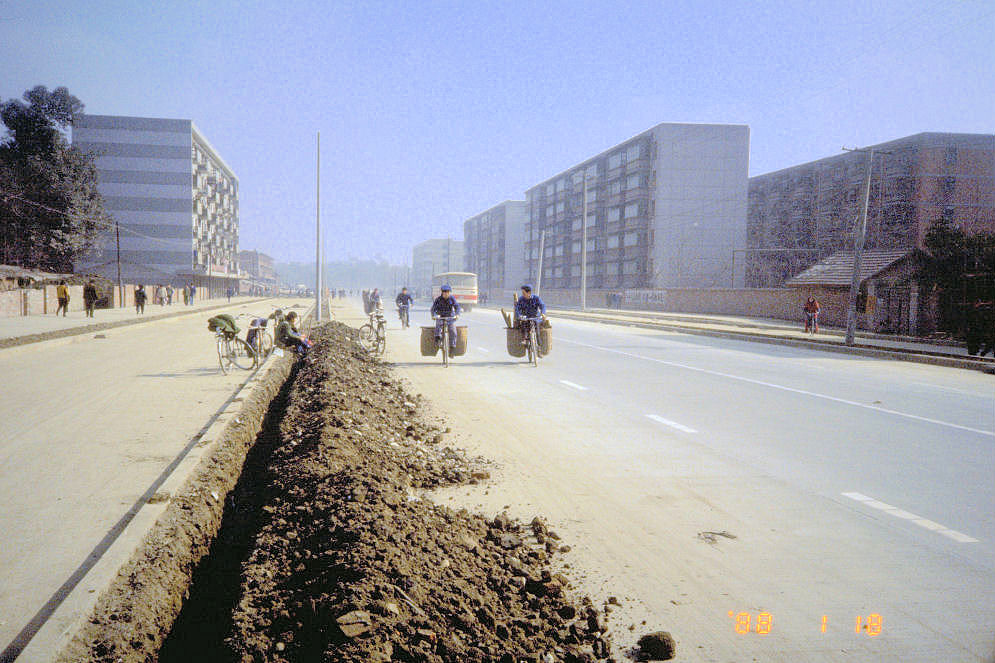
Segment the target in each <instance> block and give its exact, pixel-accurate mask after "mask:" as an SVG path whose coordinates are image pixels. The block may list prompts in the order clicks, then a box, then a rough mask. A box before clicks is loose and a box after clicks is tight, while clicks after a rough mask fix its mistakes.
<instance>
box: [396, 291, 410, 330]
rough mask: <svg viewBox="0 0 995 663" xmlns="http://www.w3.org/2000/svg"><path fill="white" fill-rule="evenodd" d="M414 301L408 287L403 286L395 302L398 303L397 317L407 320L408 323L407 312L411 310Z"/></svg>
mask: <svg viewBox="0 0 995 663" xmlns="http://www.w3.org/2000/svg"><path fill="white" fill-rule="evenodd" d="M412 301H414V300H413V299H412V297H411V295H410V294H408V289H407V288H401V292H400V294H398V295H397V298H396V299H394V303H395V304H397V317H399V318H400V319H401V320H404V321H405V324H407V313H408V311H410V310H411V302H412Z"/></svg>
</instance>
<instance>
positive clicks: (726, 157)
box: [525, 123, 750, 289]
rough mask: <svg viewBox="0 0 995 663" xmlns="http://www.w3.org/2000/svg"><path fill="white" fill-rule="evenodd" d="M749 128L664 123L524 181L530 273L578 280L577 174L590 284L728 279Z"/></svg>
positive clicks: (570, 284) (553, 283) (548, 281)
mask: <svg viewBox="0 0 995 663" xmlns="http://www.w3.org/2000/svg"><path fill="white" fill-rule="evenodd" d="M749 154H750V128H749V127H748V126H746V125H736V124H673V123H664V124H658V125H657V126H655V127H653V128H651V129H649V130H647V131H644V132H643V133H641V134H639V135H637V136H635V137H633V138H630V139H629V140H627V141H625V142H623V143H620V144H618V145H616V146H615V147H613V148H611V149H608V150H605V151H604V152H602V153H600V154H598V155H596V156H593V157H591V158H590V159H587V160H585V161H583V162H581V163H580V164H578V165H576V166H574V167H572V168H569V169H567V170H565V171H563V172H561V173H560V174H559V175H556V176H554V177H551V178H549V179H547V180H545V181H544V182H541V183H539V184H537V185H535V186H534V187H532V188H531V189H529V190H528V191H527V192H526V194H525V196H526V206H527V208H528V209H527V213H528V218H527V220H526V228H525V235H526V239H525V261H526V263H527V265H528V269H529V275H530V278H531V279H533V280H534V279H536V277H537V275H538V266H539V243H540V237H541V236H542V233H543V232H545V244H544V259H543V268H542V269H543V275H542V285H543V287H544V288H570V289H573V288H579V286H580V260H581V237H582V234H583V209H584V197H583V190H584V180H585V179H586V180H587V183H588V212H587V263H588V268H587V272H588V280H587V285H588V287H589V288H592V289H594V288H604V289H614V288H619V289H623V288H664V287H718V286H722V287H729V286H732V285H733V284H734V283H735V285H736V286H741V285H742V284H743V269H742V263H743V261H742V260H740V261H738V264H737V266H736V273H735V274H733V264H734V262H733V251H734V249H743V248H744V247H745V246H746V213H747V189H748V182H749V179H748V178H749Z"/></svg>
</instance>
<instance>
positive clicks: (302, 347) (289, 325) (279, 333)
mask: <svg viewBox="0 0 995 663" xmlns="http://www.w3.org/2000/svg"><path fill="white" fill-rule="evenodd" d="M296 321H297V312H296V311H291V312H290V313H288V314H287V317H286V318H284V319H283V320H281V321H280V324H279V325H278V326H277V328H276V333H275V334H274V337H275V339H276V344H277V345H278V346H280V347H281V348H286V349H287V350H293V351H294V352H296V353H297V354H298V355H299V356H301V357H303V356H304V355H306V354H307V351H308V350H309V349H310V348H311V341H309V340H307V339H306V338H304V337H303V336H301V335H300V334H299V333H297V330H296V329H294V323H295V322H296Z"/></svg>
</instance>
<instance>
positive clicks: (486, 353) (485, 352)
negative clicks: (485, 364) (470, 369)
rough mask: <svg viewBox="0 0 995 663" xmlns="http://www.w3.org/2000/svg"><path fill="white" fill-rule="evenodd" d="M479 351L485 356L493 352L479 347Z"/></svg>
mask: <svg viewBox="0 0 995 663" xmlns="http://www.w3.org/2000/svg"><path fill="white" fill-rule="evenodd" d="M477 350H479V351H480V352H483V353H484V354H485V355H489V354H490V353H491V351H490V350H488V349H487V348H479V347H478V348H477Z"/></svg>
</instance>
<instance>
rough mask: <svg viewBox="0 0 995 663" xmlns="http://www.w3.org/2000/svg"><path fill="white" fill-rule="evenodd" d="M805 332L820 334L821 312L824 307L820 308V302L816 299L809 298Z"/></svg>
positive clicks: (806, 304)
mask: <svg viewBox="0 0 995 663" xmlns="http://www.w3.org/2000/svg"><path fill="white" fill-rule="evenodd" d="M804 310H805V331H806V333H807V332H808V330H809V329H811V330H812V332H813V333H815V334H818V333H819V312H820V311H821V310H822V307H821V306H819V302H818V301H816V299H815V297H809V298H808V301H807V302H805V308H804Z"/></svg>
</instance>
